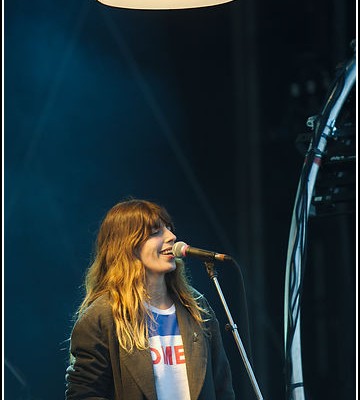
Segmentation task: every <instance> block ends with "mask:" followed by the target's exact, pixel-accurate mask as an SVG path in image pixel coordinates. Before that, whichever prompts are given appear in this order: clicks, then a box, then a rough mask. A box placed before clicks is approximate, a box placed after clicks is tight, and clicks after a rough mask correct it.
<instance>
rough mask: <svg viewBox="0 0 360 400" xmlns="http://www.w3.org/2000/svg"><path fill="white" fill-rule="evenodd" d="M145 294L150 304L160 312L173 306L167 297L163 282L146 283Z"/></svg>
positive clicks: (167, 293) (168, 296)
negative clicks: (146, 293)
mask: <svg viewBox="0 0 360 400" xmlns="http://www.w3.org/2000/svg"><path fill="white" fill-rule="evenodd" d="M147 292H148V294H149V297H150V304H151V305H152V306H154V307H156V308H159V309H160V310H167V309H168V308H170V307H171V306H172V304H173V301H172V299H171V297H170V295H169V292H168V289H167V286H166V283H165V280H163V281H153V282H148V284H147Z"/></svg>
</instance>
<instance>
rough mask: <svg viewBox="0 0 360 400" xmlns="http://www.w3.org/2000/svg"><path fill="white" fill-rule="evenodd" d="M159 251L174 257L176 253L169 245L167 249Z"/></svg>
mask: <svg viewBox="0 0 360 400" xmlns="http://www.w3.org/2000/svg"><path fill="white" fill-rule="evenodd" d="M159 253H160V254H161V255H163V256H173V257H174V254H173V252H172V247H168V248H167V249H164V250H161V251H160V252H159Z"/></svg>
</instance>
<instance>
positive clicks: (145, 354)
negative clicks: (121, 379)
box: [120, 349, 157, 400]
mask: <svg viewBox="0 0 360 400" xmlns="http://www.w3.org/2000/svg"><path fill="white" fill-rule="evenodd" d="M120 351H121V354H122V359H123V363H124V365H125V366H126V368H127V370H128V371H129V373H130V374H131V375H132V377H133V379H134V381H135V382H136V384H137V385H138V386H139V387H140V389H141V391H142V392H143V393H144V395H145V396H146V398H147V399H149V400H157V395H156V389H155V379H154V373H153V364H152V359H151V354H150V351H147V350H137V349H135V350H134V351H133V352H132V353H131V354H129V353H126V352H124V351H122V350H120Z"/></svg>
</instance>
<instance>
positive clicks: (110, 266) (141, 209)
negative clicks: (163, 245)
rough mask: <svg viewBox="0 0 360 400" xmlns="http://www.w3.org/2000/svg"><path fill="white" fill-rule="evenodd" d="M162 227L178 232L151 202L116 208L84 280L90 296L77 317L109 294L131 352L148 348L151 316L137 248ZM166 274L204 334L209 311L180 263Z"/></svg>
mask: <svg viewBox="0 0 360 400" xmlns="http://www.w3.org/2000/svg"><path fill="white" fill-rule="evenodd" d="M162 225H165V226H167V227H170V228H171V229H172V230H173V229H174V226H173V222H172V220H171V218H170V216H169V214H168V212H167V211H166V210H165V208H163V207H161V206H159V205H157V204H155V203H153V202H150V201H146V200H137V199H132V200H127V201H124V202H121V203H118V204H116V205H115V206H114V207H112V208H111V209H110V210H109V211H108V213H107V214H106V216H105V218H104V219H103V221H102V223H101V226H100V229H99V232H98V235H97V239H96V244H95V254H94V260H93V262H92V264H91V265H90V267H89V268H88V270H87V272H86V276H85V290H86V294H85V297H84V300H83V301H82V303H81V305H80V307H79V308H78V311H77V318H80V317H81V315H82V314H83V313H84V311H86V309H87V308H88V307H89V306H90V305H91V304H92V303H93V302H94V301H95V300H96V299H97V298H98V297H100V296H102V295H104V294H106V293H108V294H109V299H110V305H111V309H112V313H113V317H114V321H115V326H116V333H117V337H118V340H119V344H120V346H121V347H122V348H123V349H125V350H126V351H128V352H131V351H132V350H133V349H134V348H137V349H139V350H143V349H146V348H148V347H149V340H148V322H149V321H150V320H152V314H151V311H150V310H149V308H148V307H147V306H146V304H147V303H149V301H150V299H149V295H148V293H147V290H146V283H145V267H144V265H143V264H142V262H141V261H140V259H139V258H138V257H137V256H136V250H137V249H139V247H140V246H141V245H142V244H143V243H144V242H145V241H146V240H147V239H148V237H149V236H150V234H151V232H152V231H153V230H154V229H158V228H160V227H161V226H162ZM175 262H176V269H175V270H174V271H172V272H169V273H167V274H166V276H165V281H166V284H167V287H168V290H169V294H170V295H171V296H172V297H173V298H176V299H178V300H179V301H180V302H181V303H182V304H183V305H184V306H185V307H186V308H187V309H188V311H189V312H190V314H191V315H192V317H193V318H194V319H195V321H196V322H197V323H198V324H199V325H200V326H201V327H202V328H203V329H204V330H205V328H204V324H203V323H204V322H205V321H206V319H204V318H206V316H207V315H208V311H207V310H206V309H204V308H202V307H201V306H200V305H199V304H198V301H197V300H198V299H199V298H198V296H197V295H195V292H194V289H193V288H192V287H191V286H190V284H189V281H188V279H187V276H186V272H185V267H184V264H183V262H182V260H181V259H176V260H175Z"/></svg>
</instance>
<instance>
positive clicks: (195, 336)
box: [193, 332, 199, 342]
mask: <svg viewBox="0 0 360 400" xmlns="http://www.w3.org/2000/svg"><path fill="white" fill-rule="evenodd" d="M198 336H199V335H198V334H197V333H196V332H194V334H193V342H197V341H198Z"/></svg>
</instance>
